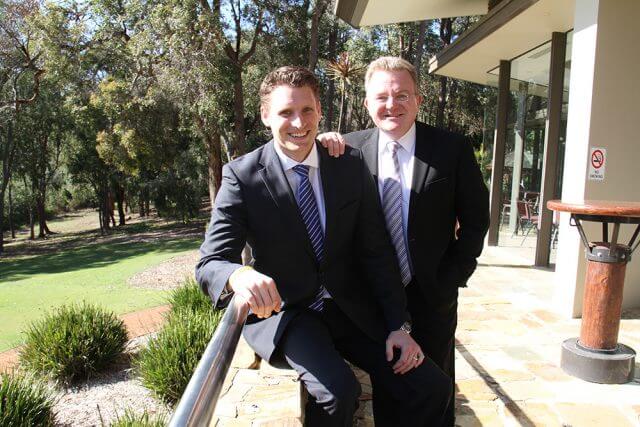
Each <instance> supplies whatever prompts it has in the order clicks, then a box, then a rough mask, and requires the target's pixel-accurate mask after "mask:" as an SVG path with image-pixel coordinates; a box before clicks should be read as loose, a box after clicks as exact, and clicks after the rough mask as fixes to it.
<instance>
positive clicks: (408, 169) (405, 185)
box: [378, 123, 416, 262]
mask: <svg viewBox="0 0 640 427" xmlns="http://www.w3.org/2000/svg"><path fill="white" fill-rule="evenodd" d="M391 141H396V142H397V143H398V144H400V147H398V152H397V156H398V163H399V164H400V180H401V181H402V182H401V185H402V226H403V227H402V229H403V231H404V242H405V247H406V248H407V251H408V250H409V246H408V245H407V242H408V237H407V230H408V229H409V201H410V199H411V183H412V181H413V163H414V160H413V159H414V158H413V155H414V154H415V151H416V124H415V123H414V124H413V126H411V129H409V130H408V131H407V133H405V134H404V135H403V136H402V137H401V138H400V139H397V140H396V139H393V138H391V137H390V136H389V135H388V134H386V133H384V132H383V131H382V130H380V132H379V135H378V191H379V193H380V200H382V199H383V194H382V190H383V188H384V180H385V179H387V178H389V177H392V176H393V175H394V169H395V166H394V164H393V156H392V155H391V147H390V145H389V142H391ZM409 262H411V257H409Z"/></svg>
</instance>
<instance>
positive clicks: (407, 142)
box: [378, 122, 416, 154]
mask: <svg viewBox="0 0 640 427" xmlns="http://www.w3.org/2000/svg"><path fill="white" fill-rule="evenodd" d="M389 141H396V142H397V143H398V144H400V145H401V146H402V148H404V149H405V150H407V152H409V153H413V147H414V146H415V145H416V124H415V122H414V123H413V124H412V125H411V128H410V129H409V130H408V131H407V133H405V134H404V135H402V136H401V137H400V138H399V139H393V138H392V137H391V136H389V134H388V133H385V132H384V131H383V130H380V132H379V135H378V154H382V153H383V152H384V151H385V150H387V144H388V143H389Z"/></svg>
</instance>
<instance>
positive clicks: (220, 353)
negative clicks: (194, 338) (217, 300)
mask: <svg viewBox="0 0 640 427" xmlns="http://www.w3.org/2000/svg"><path fill="white" fill-rule="evenodd" d="M248 312H249V306H248V305H247V304H239V303H237V301H236V298H235V296H234V297H233V298H232V299H231V302H230V303H229V306H228V307H227V310H226V312H225V313H224V316H223V317H222V321H221V322H220V324H219V325H218V328H217V329H216V332H215V333H214V335H213V337H212V338H211V341H209V344H208V345H207V348H206V349H205V351H204V354H203V355H202V358H201V359H200V362H198V366H197V367H196V369H195V371H194V372H193V375H192V376H191V380H189V384H188V385H187V388H186V389H185V391H184V393H183V395H182V398H181V399H180V402H179V403H178V406H177V407H176V410H175V412H174V414H173V417H171V421H170V422H169V426H170V427H183V426H189V427H191V426H197V427H200V426H208V425H209V423H210V422H211V418H212V417H213V412H214V410H215V407H216V403H217V401H218V397H219V395H220V391H221V390H222V384H223V383H224V379H225V377H226V375H227V371H228V370H229V366H230V365H231V360H232V359H233V355H234V353H235V349H236V346H237V345H238V340H239V339H240V333H241V332H242V327H243V326H244V322H245V320H246V319H247V314H248Z"/></svg>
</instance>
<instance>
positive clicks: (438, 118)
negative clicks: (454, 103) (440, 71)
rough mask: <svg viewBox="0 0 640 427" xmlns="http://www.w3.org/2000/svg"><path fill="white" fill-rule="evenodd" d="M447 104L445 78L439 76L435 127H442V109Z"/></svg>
mask: <svg viewBox="0 0 640 427" xmlns="http://www.w3.org/2000/svg"><path fill="white" fill-rule="evenodd" d="M446 106H447V78H446V77H445V76H440V93H439V94H438V106H437V109H436V127H437V128H443V127H444V109H445V108H446Z"/></svg>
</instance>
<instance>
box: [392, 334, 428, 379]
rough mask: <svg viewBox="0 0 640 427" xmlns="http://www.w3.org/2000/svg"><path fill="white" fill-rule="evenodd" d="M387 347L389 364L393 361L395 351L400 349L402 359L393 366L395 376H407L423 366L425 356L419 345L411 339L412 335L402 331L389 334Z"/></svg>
mask: <svg viewBox="0 0 640 427" xmlns="http://www.w3.org/2000/svg"><path fill="white" fill-rule="evenodd" d="M386 345H387V361H389V362H391V360H392V359H393V349H394V348H398V349H400V358H399V359H398V360H397V361H396V363H395V364H394V365H393V373H394V374H405V373H407V372H409V371H410V370H412V369H413V368H416V367H418V366H420V365H422V362H423V361H424V354H423V353H422V349H421V348H420V346H419V345H418V343H416V342H415V341H414V340H413V338H411V335H409V334H408V333H407V332H405V331H403V330H401V329H398V330H397V331H393V332H391V333H390V334H389V336H388V337H387V343H386Z"/></svg>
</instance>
